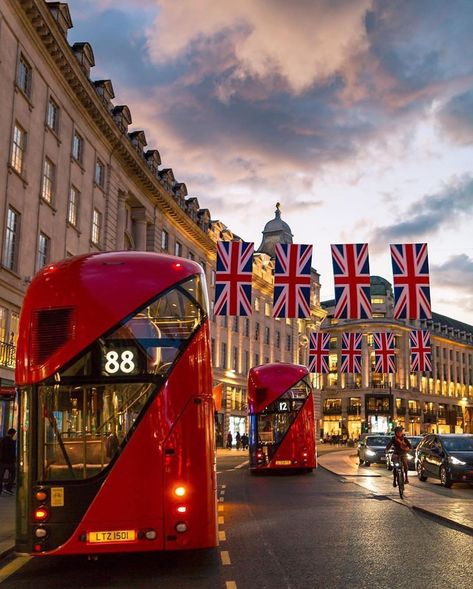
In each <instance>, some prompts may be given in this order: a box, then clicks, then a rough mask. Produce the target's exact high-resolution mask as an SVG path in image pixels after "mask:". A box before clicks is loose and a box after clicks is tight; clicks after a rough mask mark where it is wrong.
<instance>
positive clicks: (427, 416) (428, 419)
mask: <svg viewBox="0 0 473 589" xmlns="http://www.w3.org/2000/svg"><path fill="white" fill-rule="evenodd" d="M436 422H437V413H434V412H432V411H424V423H436Z"/></svg>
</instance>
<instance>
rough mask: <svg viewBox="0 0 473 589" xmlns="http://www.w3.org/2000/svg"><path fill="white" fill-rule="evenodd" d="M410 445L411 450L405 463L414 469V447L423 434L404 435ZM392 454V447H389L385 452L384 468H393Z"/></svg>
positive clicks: (410, 468)
mask: <svg viewBox="0 0 473 589" xmlns="http://www.w3.org/2000/svg"><path fill="white" fill-rule="evenodd" d="M406 438H407V439H408V440H409V442H410V443H411V446H412V452H409V453H408V454H407V464H408V466H409V470H415V469H416V465H415V455H416V448H417V446H418V444H419V442H420V441H421V440H423V439H424V438H423V436H406ZM393 454H394V448H390V449H389V451H388V452H386V468H387V469H388V470H392V469H393V465H392V461H391V459H392V455H393Z"/></svg>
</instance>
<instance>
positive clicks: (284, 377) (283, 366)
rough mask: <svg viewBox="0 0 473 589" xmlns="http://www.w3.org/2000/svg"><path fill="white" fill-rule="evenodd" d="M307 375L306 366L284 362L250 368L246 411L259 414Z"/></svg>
mask: <svg viewBox="0 0 473 589" xmlns="http://www.w3.org/2000/svg"><path fill="white" fill-rule="evenodd" d="M308 374H309V370H308V368H307V366H302V365H301V364H288V363H285V362H276V363H274V364H263V365H261V366H255V367H254V368H251V369H250V371H249V373H248V411H249V412H250V413H259V412H260V411H262V410H263V409H264V408H265V407H267V406H268V405H269V404H270V403H272V402H273V401H275V400H276V399H278V398H279V397H280V396H281V395H282V394H283V393H285V392H286V391H287V390H288V389H290V388H291V387H292V386H294V385H295V384H296V383H298V382H299V381H300V380H301V379H302V378H304V376H307V375H308Z"/></svg>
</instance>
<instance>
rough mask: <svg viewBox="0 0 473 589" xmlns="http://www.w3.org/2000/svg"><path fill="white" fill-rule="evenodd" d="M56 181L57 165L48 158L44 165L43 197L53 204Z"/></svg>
mask: <svg viewBox="0 0 473 589" xmlns="http://www.w3.org/2000/svg"><path fill="white" fill-rule="evenodd" d="M55 182H56V166H55V165H54V164H53V162H52V161H51V160H50V159H49V158H46V159H45V160H44V167H43V185H42V187H41V198H43V199H44V200H45V201H46V202H48V203H49V204H51V202H52V200H53V195H54V185H55Z"/></svg>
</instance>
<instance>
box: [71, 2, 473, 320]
mask: <svg viewBox="0 0 473 589" xmlns="http://www.w3.org/2000/svg"><path fill="white" fill-rule="evenodd" d="M69 9H70V12H71V17H72V21H73V23H74V28H73V29H72V30H71V31H69V36H68V39H69V42H70V43H71V44H72V43H74V42H76V41H88V42H89V43H90V44H91V45H92V48H93V51H94V55H95V62H96V65H95V67H94V68H93V70H92V73H91V77H92V79H111V80H112V84H113V87H114V90H115V95H116V98H115V100H114V102H115V104H116V105H118V104H127V105H128V106H129V108H130V111H131V114H132V118H133V125H132V127H131V128H130V130H137V129H143V130H144V131H145V134H146V138H147V141H148V149H158V150H159V152H160V154H161V158H162V161H163V166H162V167H164V168H172V169H173V172H174V175H175V177H176V179H177V180H178V181H179V182H184V183H185V184H186V186H187V189H188V192H189V196H195V197H197V198H198V201H199V204H200V207H201V208H208V209H209V210H210V213H211V217H212V219H214V220H216V219H219V220H220V221H222V222H223V223H224V224H225V225H227V226H228V228H229V229H231V230H232V231H233V232H234V233H235V234H237V235H239V236H240V237H241V238H242V239H244V240H245V241H254V242H255V247H256V248H257V247H258V246H259V245H260V243H261V239H262V233H261V232H262V230H263V228H264V225H265V224H266V222H267V221H269V220H270V219H272V218H273V217H274V211H275V204H276V202H280V203H281V216H282V219H283V220H284V221H285V222H286V223H288V225H289V226H290V227H291V230H292V233H293V235H294V237H293V241H294V243H308V244H312V245H313V246H314V254H313V259H312V265H313V267H314V268H316V269H317V271H318V272H319V273H320V274H321V284H322V290H321V299H322V300H326V299H330V298H333V296H334V289H333V272H332V261H331V254H330V244H332V243H368V247H369V254H370V271H371V274H372V275H380V276H383V277H384V278H386V279H387V280H389V281H390V282H392V267H391V259H390V253H389V245H390V244H391V243H419V242H426V243H427V244H428V251H429V264H430V281H431V298H432V309H433V311H435V312H437V313H441V314H443V315H447V316H449V317H452V318H454V319H457V320H459V321H463V322H465V323H468V324H470V325H473V237H472V233H473V59H472V58H471V57H472V56H473V35H472V34H471V31H472V29H473V1H472V0H450V1H449V2H445V0H396V2H392V0H291V1H290V2H288V1H287V0H238V1H237V2H235V1H231V0H134V1H133V2H131V1H130V0H70V1H69Z"/></svg>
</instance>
